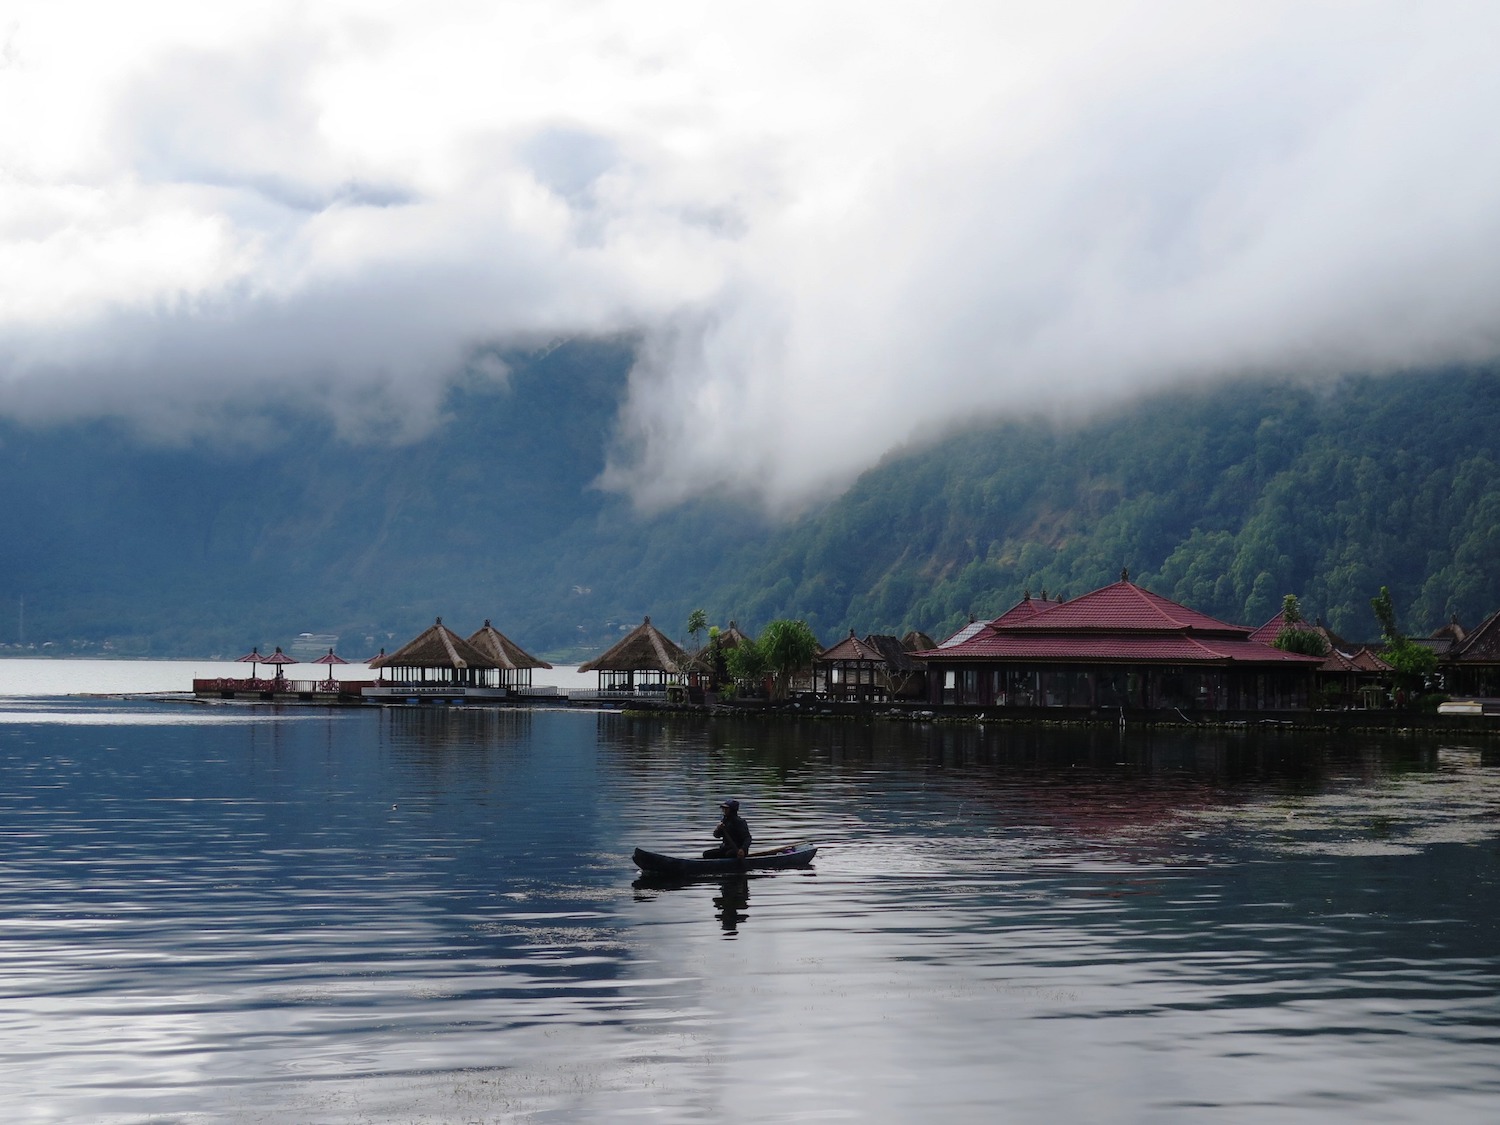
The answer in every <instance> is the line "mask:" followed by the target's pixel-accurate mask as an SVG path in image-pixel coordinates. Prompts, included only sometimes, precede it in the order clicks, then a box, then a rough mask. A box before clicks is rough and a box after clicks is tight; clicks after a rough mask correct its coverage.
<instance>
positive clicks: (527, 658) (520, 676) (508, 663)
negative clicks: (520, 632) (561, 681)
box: [469, 618, 552, 688]
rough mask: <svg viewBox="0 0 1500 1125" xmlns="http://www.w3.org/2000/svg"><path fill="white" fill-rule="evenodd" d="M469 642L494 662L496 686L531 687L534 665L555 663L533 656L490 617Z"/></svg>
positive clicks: (545, 665)
mask: <svg viewBox="0 0 1500 1125" xmlns="http://www.w3.org/2000/svg"><path fill="white" fill-rule="evenodd" d="M469 644H471V645H473V646H474V648H476V649H477V650H478V651H479V652H481V653H483V654H484V655H485V656H487V657H488V658H489V659H490V660H492V661H493V662H494V664H495V669H496V673H495V676H494V678H493V686H495V687H503V688H523V687H530V686H531V672H532V669H534V668H551V667H552V665H550V664H548V663H547V662H546V661H545V660H538V659H537V658H536V657H535V656H532V655H531V653H529V652H527V651H526V650H525V649H523V648H522V647H521V646H520V645H518V644H516V642H515V641H513V640H511V639H510V638H509V637H507V636H506V635H505V634H504V633H502V632H500V630H499V629H496V628H495V627H494V626H493V625H491V624H490V623H489V619H488V618H486V619H485V622H484V625H483V626H481V627H480V628H479V629H478V630H477V631H476V632H475V633H474V635H473V636H471V637H470V638H469Z"/></svg>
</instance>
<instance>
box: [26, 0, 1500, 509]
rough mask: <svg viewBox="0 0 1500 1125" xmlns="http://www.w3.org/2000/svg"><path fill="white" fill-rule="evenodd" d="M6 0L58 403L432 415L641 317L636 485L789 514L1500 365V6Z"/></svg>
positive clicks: (45, 404)
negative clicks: (1001, 428) (1247, 404)
mask: <svg viewBox="0 0 1500 1125" xmlns="http://www.w3.org/2000/svg"><path fill="white" fill-rule="evenodd" d="M7 11H8V14H7V15H3V16H0V105H4V106H5V107H6V111H5V112H4V113H3V114H0V411H4V412H6V413H9V414H12V415H15V416H18V417H22V418H30V419H43V418H56V417H69V416H75V415H77V414H80V413H117V414H122V415H126V416H129V417H133V418H135V419H137V420H139V421H141V422H142V423H143V424H145V425H146V426H148V428H154V429H156V430H158V431H163V432H173V433H191V432H196V431H197V430H200V429H204V428H213V427H220V426H223V425H224V423H225V421H226V419H227V420H233V419H238V418H242V417H243V415H244V412H245V410H246V408H247V406H249V405H253V404H255V403H256V402H259V401H267V400H273V401H277V402H289V403H294V404H299V403H306V404H309V405H313V406H318V407H326V408H327V409H329V410H331V411H332V412H333V413H334V414H335V415H336V416H337V417H338V418H339V419H340V420H341V422H342V423H343V424H344V426H345V427H346V428H347V429H348V430H349V431H350V432H354V433H360V432H376V433H383V434H388V433H397V434H399V433H401V432H404V431H411V430H415V429H420V428H421V426H423V425H424V424H425V423H426V422H427V421H429V420H430V418H431V411H432V408H433V404H434V403H435V402H436V401H437V397H438V394H439V393H440V391H441V388H442V386H443V385H444V384H445V383H446V381H447V380H449V379H451V378H453V377H454V375H455V374H456V373H457V372H458V371H460V370H461V369H462V368H463V367H464V365H465V364H466V363H468V362H469V361H470V360H471V359H472V357H473V355H474V354H475V350H476V349H477V348H482V347H484V346H487V345H491V344H495V343H499V344H502V345H515V344H521V345H524V344H526V343H528V342H542V341H545V340H548V339H550V338H553V337H556V336H560V335H568V334H575V333H609V332H618V331H626V330H628V331H634V332H639V333H640V334H641V338H642V339H643V340H644V346H643V351H642V359H641V362H640V364H639V365H638V367H637V369H636V371H635V372H634V374H633V376H632V386H631V391H630V397H629V401H628V405H627V408H626V412H625V414H624V416H623V418H622V437H623V438H624V444H623V448H624V449H626V450H628V453H626V454H622V455H621V457H620V458H619V459H618V460H617V464H616V467H615V469H614V470H612V472H611V474H610V476H609V479H610V481H611V483H613V484H614V485H616V486H618V487H623V488H629V489H631V490H632V491H634V492H635V493H636V494H637V495H638V496H639V497H641V498H642V499H643V500H644V501H647V502H664V501H671V500H673V499H676V498H679V497H682V496H684V495H688V494H691V493H693V492H696V491H701V490H704V489H710V488H729V489H732V490H745V491H748V492H751V493H753V494H755V495H757V496H759V497H760V498H762V499H764V500H765V501H767V502H769V503H771V504H779V503H795V502H796V501H797V500H799V499H801V498H803V497H806V496H808V495H810V494H813V493H816V492H817V491H819V490H822V489H826V488H828V487H831V486H836V485H837V484H838V483H839V482H841V481H844V480H847V479H848V477H849V476H850V475H851V474H852V473H854V472H857V471H858V470H860V469H861V468H864V467H866V466H867V465H869V464H870V463H872V462H873V461H874V460H875V459H876V458H878V457H879V456H880V455H881V454H882V453H883V452H885V451H886V450H887V449H889V448H891V447H892V446H893V445H896V444H899V443H900V442H902V441H904V440H906V439H908V438H909V437H911V436H912V435H913V434H914V433H921V432H930V431H931V430H933V429H935V428H938V427H941V426H943V425H946V424H950V423H953V422H955V421H962V420H967V419H969V418H972V417H973V416H975V415H976V414H978V413H988V412H1003V411H1005V410H1007V409H1022V410H1026V411H1028V412H1029V411H1032V410H1035V409H1038V408H1048V407H1058V408H1068V407H1080V406H1083V407H1098V406H1103V405H1107V404H1108V403H1109V402H1111V401H1113V400H1116V399H1118V398H1119V397H1120V396H1123V395H1127V394H1130V393H1134V392H1137V391H1139V390H1141V389H1144V388H1149V387H1154V386H1160V385H1163V384H1165V383H1167V382H1169V381H1172V380H1177V379H1182V378H1211V377H1215V376H1220V375H1225V374H1238V373H1243V372H1247V371H1294V372H1311V373H1319V372H1333V371H1338V370H1341V369H1351V368H1352V369H1375V370H1386V369H1395V368H1400V367H1403V366H1408V365H1418V364H1423V365H1425V364H1434V363H1444V362H1464V361H1471V360H1480V359H1486V358H1489V357H1491V356H1493V355H1494V354H1495V353H1496V352H1497V350H1500V347H1497V337H1500V308H1497V301H1496V298H1495V296H1494V294H1495V293H1496V292H1500V255H1496V254H1495V253H1494V252H1493V247H1494V246H1495V245H1497V244H1500V191H1496V189H1495V186H1494V185H1495V184H1496V183H1497V182H1500V176H1497V171H1500V169H1497V167H1496V165H1497V164H1500V144H1497V143H1496V137H1495V133H1496V131H1497V129H1500V124H1497V119H1496V115H1495V113H1494V107H1495V106H1497V105H1500V71H1497V70H1496V68H1495V67H1494V66H1493V60H1492V58H1491V46H1492V44H1493V43H1494V42H1496V41H1497V33H1500V9H1497V8H1495V7H1493V6H1491V5H1484V4H1463V3H1433V4H1427V5H1421V6H1418V5H1412V4H1407V3H1387V4H1382V3H1361V4H1354V3H1296V4H1292V3H1284V4H1278V3H1254V4H1243V5H1232V4H1212V5H1205V4H1201V3H1165V2H1153V3H1134V4H1132V3H1118V2H1116V3H1101V4H1081V3H1074V4H1022V3H1010V4H1004V3H1002V4H994V5H976V4H972V3H953V4H944V3H934V4H928V5H924V6H921V7H920V8H915V7H912V6H910V5H894V4H889V5H888V4H871V3H860V4H853V3H818V4H805V3H802V4H793V3H757V4H712V5H709V4H701V3H653V4H644V5H643V4H626V3H611V2H605V0H601V2H584V0H579V2H574V3H567V2H561V0H552V2H545V3H501V4H493V3H459V2H449V3H443V2H437V3H433V2H426V3H422V4H416V3H402V2H400V0H397V2H393V3H388V4H383V5H369V4H365V3H356V2H354V0H349V2H314V3H311V4H307V3H295V4H293V3H283V4H277V3H266V2H264V0H261V2H256V3H234V2H229V3H219V4H213V5H202V4H188V3H172V2H162V0H144V2H143V3H141V4H138V5H128V6H120V5H108V4H102V3H100V4H79V3H69V2H67V0H52V2H50V3H45V4H44V3H32V2H29V0H23V2H22V3H21V4H19V5H18V6H12V7H11V8H9V9H8V10H7ZM559 424H566V420H565V419H563V420H559Z"/></svg>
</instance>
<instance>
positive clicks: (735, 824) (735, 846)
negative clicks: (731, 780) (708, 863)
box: [703, 797, 750, 859]
mask: <svg viewBox="0 0 1500 1125" xmlns="http://www.w3.org/2000/svg"><path fill="white" fill-rule="evenodd" d="M719 808H720V809H722V810H723V812H724V815H723V818H722V819H721V820H720V821H719V823H718V825H717V827H715V828H714V836H715V837H716V838H717V839H718V840H719V841H720V842H719V846H718V847H717V848H709V849H708V851H706V852H704V853H703V858H704V859H744V858H745V857H746V856H747V855H749V854H750V826H749V825H748V824H746V823H745V818H744V817H742V816H741V815H740V803H739V802H738V801H736V800H735V799H734V798H733V797H730V798H729V800H727V801H721V802H719Z"/></svg>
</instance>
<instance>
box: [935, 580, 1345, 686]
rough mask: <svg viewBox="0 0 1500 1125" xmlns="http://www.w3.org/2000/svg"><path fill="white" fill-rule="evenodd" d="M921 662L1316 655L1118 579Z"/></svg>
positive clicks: (1026, 603) (1188, 660)
mask: <svg viewBox="0 0 1500 1125" xmlns="http://www.w3.org/2000/svg"><path fill="white" fill-rule="evenodd" d="M917 655H919V656H921V657H923V658H926V659H934V658H936V659H971V660H972V659H978V660H1038V661H1046V662H1049V663H1121V662H1144V663H1152V664H1204V663H1217V664H1225V663H1235V664H1244V663H1251V664H1275V665H1281V666H1283V667H1296V666H1299V665H1301V666H1304V667H1305V666H1307V665H1309V664H1313V663H1318V662H1320V661H1321V658H1320V657H1316V656H1303V655H1301V654H1299V653H1293V652H1281V651H1280V650H1278V649H1274V648H1272V647H1271V646H1270V645H1268V644H1264V643H1261V642H1259V641H1253V640H1251V639H1250V629H1249V628H1248V627H1247V626H1244V625H1230V624H1229V623H1227V622H1224V621H1219V620H1217V619H1215V618H1212V617H1209V616H1208V615H1207V614H1203V613H1199V612H1198V611H1197V610H1193V609H1188V608H1187V607H1186V606H1183V605H1178V604H1177V603H1176V602H1174V601H1171V600H1170V599H1168V598H1163V597H1161V596H1160V595H1158V594H1153V593H1151V592H1150V591H1149V590H1143V589H1141V588H1140V587H1139V586H1136V585H1134V584H1133V583H1131V582H1129V581H1125V580H1122V581H1120V582H1116V583H1114V584H1113V585H1110V586H1105V587H1103V588H1102V589H1099V590H1095V591H1093V592H1092V593H1089V594H1084V595H1083V596H1082V597H1080V598H1075V599H1074V600H1073V601H1071V602H1062V603H1059V604H1056V605H1054V604H1051V603H1048V602H1042V603H1033V602H1031V601H1030V600H1029V599H1022V601H1021V602H1020V603H1019V604H1018V605H1016V606H1015V607H1013V608H1012V609H1011V610H1009V611H1008V612H1006V613H1005V614H1003V615H1001V616H1000V617H997V618H996V619H995V620H994V621H991V622H989V623H988V624H987V625H985V626H984V627H983V628H982V629H980V630H978V631H977V632H975V633H973V634H972V635H970V636H968V637H965V638H964V639H962V640H960V639H958V638H957V637H954V638H952V639H950V640H949V641H946V642H944V645H943V646H941V647H939V648H937V649H934V650H930V651H929V652H925V653H919V654H917Z"/></svg>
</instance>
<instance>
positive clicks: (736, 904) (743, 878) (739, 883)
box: [714, 875, 750, 935]
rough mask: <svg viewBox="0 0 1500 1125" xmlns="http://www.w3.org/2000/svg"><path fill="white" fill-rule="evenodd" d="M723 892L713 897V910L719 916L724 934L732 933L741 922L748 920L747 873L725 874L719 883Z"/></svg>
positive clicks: (748, 881) (748, 884) (748, 883)
mask: <svg viewBox="0 0 1500 1125" xmlns="http://www.w3.org/2000/svg"><path fill="white" fill-rule="evenodd" d="M720 886H721V887H723V890H724V893H723V894H722V895H716V896H715V897H714V912H715V913H716V914H717V915H718V916H719V925H720V926H722V927H723V929H724V932H725V933H726V934H730V935H732V934H734V933H735V931H736V930H738V929H739V925H740V923H741V922H746V921H749V919H750V915H748V914H745V913H743V912H744V911H746V910H748V909H750V877H749V876H748V875H726V876H724V881H723V882H722V883H721V884H720Z"/></svg>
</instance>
